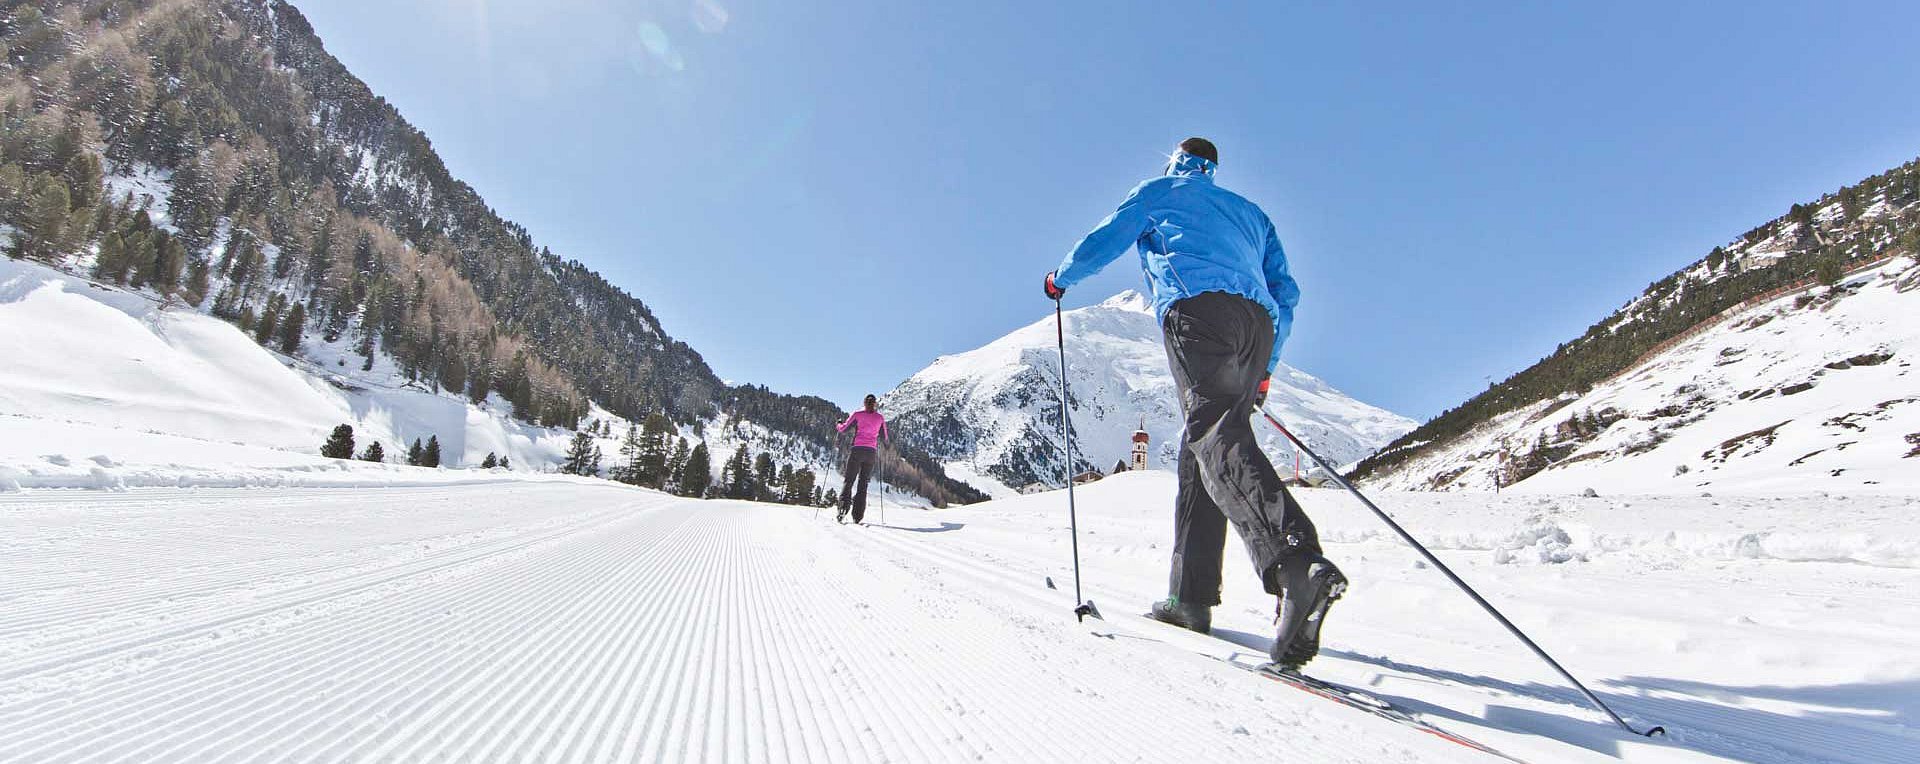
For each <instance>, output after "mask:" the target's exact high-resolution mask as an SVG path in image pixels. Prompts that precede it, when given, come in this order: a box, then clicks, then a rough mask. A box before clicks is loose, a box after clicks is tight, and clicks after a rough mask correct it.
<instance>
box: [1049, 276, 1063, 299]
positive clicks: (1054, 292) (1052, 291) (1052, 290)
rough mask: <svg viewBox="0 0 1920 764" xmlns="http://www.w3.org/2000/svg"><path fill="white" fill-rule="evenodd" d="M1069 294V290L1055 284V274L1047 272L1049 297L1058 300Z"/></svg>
mask: <svg viewBox="0 0 1920 764" xmlns="http://www.w3.org/2000/svg"><path fill="white" fill-rule="evenodd" d="M1065 296H1067V290H1065V289H1061V288H1060V287H1057V286H1054V285H1053V274H1052V273H1048V274H1047V299H1049V300H1055V301H1058V300H1059V299H1060V298H1062V297H1065Z"/></svg>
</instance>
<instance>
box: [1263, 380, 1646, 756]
mask: <svg viewBox="0 0 1920 764" xmlns="http://www.w3.org/2000/svg"><path fill="white" fill-rule="evenodd" d="M1260 416H1263V417H1266V419H1267V422H1268V423H1269V424H1272V425H1273V426H1274V427H1275V428H1276V429H1278V430H1280V434H1281V435H1285V436H1287V440H1291V441H1293V445H1294V446H1295V447H1297V448H1299V449H1300V450H1301V451H1303V452H1305V453H1306V455H1307V458H1310V459H1312V460H1313V463H1314V464H1318V465H1320V469H1323V470H1326V471H1327V475H1328V476H1329V477H1331V478H1332V479H1333V482H1335V483H1339V484H1340V487H1341V488H1345V489H1347V491H1348V492H1350V493H1352V494H1353V497H1354V498H1356V499H1359V500H1360V503H1361V504H1365V505H1366V506H1367V509H1370V510H1373V514H1374V515H1375V516H1376V517H1379V518H1380V521H1381V522H1384V523H1386V524H1387V527H1389V528H1392V529H1393V532H1394V533H1397V534H1399V535H1400V538H1401V539H1403V540H1405V541H1406V542H1407V543H1408V544H1411V545H1413V548H1414V549H1415V550H1418V551H1419V552H1420V556H1422V557H1425V558H1427V562H1429V563H1431V564H1432V565H1433V567H1434V568H1436V569H1438V570H1439V571H1440V572H1441V573H1443V574H1445V575H1446V577H1447V580H1449V581H1452V582H1453V585H1454V586H1458V587H1460V590H1461V591H1463V592H1466V593H1467V596H1468V597H1472V598H1473V601H1474V602H1475V603H1477V604H1479V605H1480V609H1482V610H1485V611H1487V615H1491V616H1493V619H1494V620H1496V621H1499V622H1500V625H1501V626H1505V627H1507V631H1508V632H1510V633H1512V634H1513V636H1515V637H1517V638H1519V640H1520V642H1521V643H1522V644H1525V645H1526V646H1527V649H1529V650H1532V651H1533V654H1534V655H1537V656H1539V657H1540V660H1543V661H1546V662H1547V665H1549V666H1552V667H1553V670H1554V671H1556V672H1559V674H1560V677H1561V678H1562V679H1565V680H1567V683H1568V684H1571V685H1573V686H1574V688H1575V689H1578V690H1579V691H1580V694H1582V695H1585V696H1587V700H1589V701H1592V702H1593V705H1594V706H1595V707H1597V708H1599V709H1600V710H1601V711H1604V712H1606V714H1607V716H1608V717H1610V718H1612V719H1613V723H1614V724H1618V725H1620V728H1621V729H1624V730H1626V731H1628V732H1631V733H1633V734H1635V735H1643V736H1646V737H1655V736H1658V735H1665V734H1667V729H1666V728H1665V727H1660V726H1655V727H1653V728H1652V729H1649V730H1647V731H1646V732H1641V731H1639V730H1636V729H1634V728H1633V727H1632V725H1629V724H1627V721H1626V720H1625V719H1622V718H1620V715H1619V714H1616V713H1614V712H1613V709H1612V708H1608V707H1607V704H1606V702H1605V701H1602V700H1600V696H1598V695H1595V694H1593V691H1592V690H1589V689H1587V686H1586V685H1584V684H1581V683H1580V680H1578V679H1575V678H1574V677H1573V674H1572V673H1570V672H1568V671H1567V670H1566V669H1565V668H1563V667H1561V665H1560V662H1559V661H1556V660H1554V659H1553V656H1551V655H1548V654H1547V651H1546V650H1543V649H1541V648H1540V646H1539V645H1537V644H1534V641H1533V640H1532V639H1531V638H1528V637H1527V634H1526V632H1523V631H1521V630H1520V627H1518V626H1515V625H1513V622H1512V621H1509V620H1507V617H1506V616H1504V615H1501V614H1500V611H1499V610H1498V609H1496V608H1494V606H1493V603H1491V602H1488V601H1487V599H1486V598H1485V597H1482V596H1480V593H1479V592H1477V591H1474V590H1473V587H1471V586H1468V585H1467V582H1465V581H1462V580H1460V577H1459V576H1457V575H1454V572H1453V569H1452V568H1449V567H1447V564H1446V563H1443V562H1441V561H1440V558H1438V557H1435V556H1433V553H1432V552H1429V551H1427V548H1426V547H1425V546H1423V545H1421V543H1420V542H1419V541H1416V540H1414V538H1413V534H1411V533H1408V532H1407V530H1406V529H1405V528H1402V527H1400V524H1399V523H1396V522H1394V521H1393V518H1392V517H1391V516H1388V515H1387V513H1386V511H1385V510H1382V509H1381V508H1380V507H1378V506H1376V505H1374V503H1373V502H1372V501H1369V500H1368V499H1367V497H1366V495H1365V494H1362V493H1360V489H1358V488H1354V487H1353V484H1352V483H1349V482H1347V479H1346V478H1344V477H1341V476H1340V471H1339V470H1336V469H1334V468H1333V465H1331V464H1328V463H1327V460H1325V459H1322V458H1320V455H1319V454H1316V453H1314V452H1313V449H1311V448H1308V447H1307V444H1306V443H1305V442H1303V441H1301V440H1300V438H1299V437H1297V436H1295V435H1294V434H1293V431H1292V430H1288V429H1287V426H1286V425H1284V424H1281V423H1280V420H1278V419H1275V418H1274V417H1273V415H1272V414H1269V413H1267V409H1266V407H1264V406H1263V407H1261V409H1260Z"/></svg>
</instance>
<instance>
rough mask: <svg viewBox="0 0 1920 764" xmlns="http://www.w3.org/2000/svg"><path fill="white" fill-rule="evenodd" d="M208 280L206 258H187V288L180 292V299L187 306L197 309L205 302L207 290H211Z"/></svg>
mask: <svg viewBox="0 0 1920 764" xmlns="http://www.w3.org/2000/svg"><path fill="white" fill-rule="evenodd" d="M209 278H210V277H209V276H208V275H207V259H206V258H204V257H190V258H187V287H186V289H184V290H182V291H181V294H180V298H181V299H184V300H186V301H187V304H188V305H193V306H195V307H198V306H199V305H200V303H202V302H204V301H206V299H207V290H208V289H211V288H212V285H211V284H209V283H208V279H209Z"/></svg>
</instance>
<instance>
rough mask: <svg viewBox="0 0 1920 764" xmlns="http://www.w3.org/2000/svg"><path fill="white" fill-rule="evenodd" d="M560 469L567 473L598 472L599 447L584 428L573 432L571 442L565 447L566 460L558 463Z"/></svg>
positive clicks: (594, 473) (590, 473)
mask: <svg viewBox="0 0 1920 764" xmlns="http://www.w3.org/2000/svg"><path fill="white" fill-rule="evenodd" d="M560 471H561V472H565V473H567V474H569V475H588V476H593V475H598V474H600V447H599V446H598V445H595V444H594V442H593V436H592V435H588V434H587V432H586V431H585V430H581V431H579V432H576V433H574V434H573V443H572V444H571V445H570V446H569V447H568V448H567V460H566V461H565V462H563V463H562V464H561V465H560Z"/></svg>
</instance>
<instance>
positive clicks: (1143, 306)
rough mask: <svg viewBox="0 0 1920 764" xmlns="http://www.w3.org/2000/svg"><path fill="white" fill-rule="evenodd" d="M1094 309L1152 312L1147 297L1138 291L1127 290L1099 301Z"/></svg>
mask: <svg viewBox="0 0 1920 764" xmlns="http://www.w3.org/2000/svg"><path fill="white" fill-rule="evenodd" d="M1094 307H1098V308H1111V309H1113V310H1131V311H1135V312H1140V313H1150V312H1152V311H1153V301H1152V300H1149V299H1147V296H1146V295H1144V294H1141V293H1140V290H1138V289H1127V290H1124V291H1122V292H1120V293H1119V294H1116V295H1114V296H1112V297H1108V298H1107V299H1105V300H1102V301H1100V304H1099V305H1096V306H1094Z"/></svg>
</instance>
